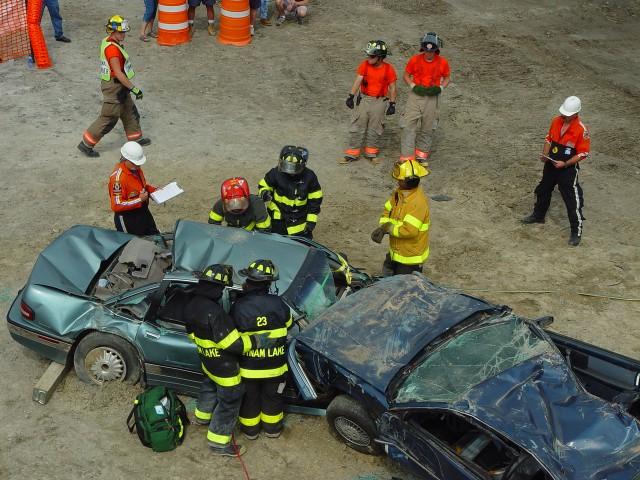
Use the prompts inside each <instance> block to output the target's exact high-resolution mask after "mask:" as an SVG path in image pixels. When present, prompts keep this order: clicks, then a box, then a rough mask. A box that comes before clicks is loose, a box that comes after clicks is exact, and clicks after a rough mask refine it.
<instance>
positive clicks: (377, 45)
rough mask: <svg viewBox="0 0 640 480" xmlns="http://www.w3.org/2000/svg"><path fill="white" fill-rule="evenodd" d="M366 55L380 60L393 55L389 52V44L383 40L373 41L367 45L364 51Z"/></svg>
mask: <svg viewBox="0 0 640 480" xmlns="http://www.w3.org/2000/svg"><path fill="white" fill-rule="evenodd" d="M364 53H366V54H367V55H369V56H370V57H380V58H385V57H386V56H387V55H391V53H390V52H389V51H388V50H387V44H386V43H384V42H383V41H382V40H371V41H370V42H369V43H367V47H366V48H365V49H364Z"/></svg>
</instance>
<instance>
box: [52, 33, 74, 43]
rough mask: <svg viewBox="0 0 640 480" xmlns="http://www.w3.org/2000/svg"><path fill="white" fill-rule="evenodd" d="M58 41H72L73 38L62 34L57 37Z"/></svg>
mask: <svg viewBox="0 0 640 480" xmlns="http://www.w3.org/2000/svg"><path fill="white" fill-rule="evenodd" d="M56 42H63V43H71V39H70V38H67V37H65V36H64V35H60V36H59V37H56Z"/></svg>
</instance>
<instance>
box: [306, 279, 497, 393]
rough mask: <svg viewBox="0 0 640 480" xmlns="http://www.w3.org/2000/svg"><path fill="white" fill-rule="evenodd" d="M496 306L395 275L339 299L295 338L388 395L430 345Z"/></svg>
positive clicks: (425, 281) (429, 283) (422, 281)
mask: <svg viewBox="0 0 640 480" xmlns="http://www.w3.org/2000/svg"><path fill="white" fill-rule="evenodd" d="M494 308H496V307H495V306H493V305H490V304H488V303H486V302H484V301H482V300H479V299H477V298H473V297H470V296H468V295H464V294H461V293H458V292H455V291H453V290H449V289H446V288H442V287H438V286H436V285H434V284H432V283H431V282H430V281H429V280H427V278H426V277H424V276H423V275H420V274H413V275H396V276H393V277H389V278H385V279H382V280H380V281H379V282H376V283H375V284H373V285H371V286H369V287H367V288H364V289H362V290H359V291H358V292H356V293H354V294H353V295H350V296H348V297H346V298H344V299H342V300H340V301H339V302H338V303H336V304H335V305H333V306H331V307H330V308H328V309H327V310H326V311H324V312H323V313H322V314H320V315H319V316H318V318H317V320H316V321H315V322H313V323H312V324H311V325H310V326H308V327H307V328H306V329H304V330H303V331H302V332H301V333H300V334H298V335H297V336H296V339H297V340H298V342H299V343H303V344H306V345H308V346H309V347H311V348H312V349H314V350H316V351H317V352H319V353H320V354H322V355H324V356H325V357H327V358H328V359H330V360H331V361H332V362H334V363H336V364H338V365H340V366H342V367H343V368H346V369H347V370H349V371H351V372H352V373H354V374H355V375H357V376H359V377H360V378H362V379H363V380H364V381H366V382H367V383H369V384H370V385H372V386H374V387H375V388H377V389H378V390H379V391H380V392H383V393H384V392H385V391H386V389H387V386H388V385H389V382H390V381H391V380H392V379H393V377H394V376H395V375H396V373H398V371H399V370H400V369H401V368H403V367H404V366H405V365H406V364H407V363H408V362H409V361H410V360H411V359H413V358H414V357H415V356H416V355H417V354H418V353H420V352H421V351H422V350H423V349H424V348H425V346H427V345H428V344H429V343H430V342H431V341H433V340H434V339H435V338H437V337H439V336H440V335H442V334H443V333H444V332H446V331H447V330H448V329H450V328H451V327H453V326H455V325H457V324H458V323H460V322H461V321H463V320H465V319H466V318H468V317H469V316H471V315H473V314H474V313H476V312H479V311H484V310H493V309H494Z"/></svg>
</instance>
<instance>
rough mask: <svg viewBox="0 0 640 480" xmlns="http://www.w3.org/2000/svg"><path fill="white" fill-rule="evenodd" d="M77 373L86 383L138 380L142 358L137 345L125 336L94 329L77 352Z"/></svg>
mask: <svg viewBox="0 0 640 480" xmlns="http://www.w3.org/2000/svg"><path fill="white" fill-rule="evenodd" d="M73 366H74V367H75V370H76V375H77V376H78V378H79V379H80V380H82V381H83V382H85V383H92V384H94V385H104V384H105V383H108V382H127V383H131V384H134V383H136V382H137V381H138V380H139V379H140V362H139V360H138V354H137V352H136V350H135V348H134V347H133V346H132V345H131V344H130V343H129V342H127V341H126V340H125V339H123V338H122V337H118V336H117V335H111V334H108V333H100V332H94V333H90V334H89V335H87V336H86V337H84V338H83V339H82V340H80V343H79V344H78V346H77V347H76V350H75V353H74V355H73Z"/></svg>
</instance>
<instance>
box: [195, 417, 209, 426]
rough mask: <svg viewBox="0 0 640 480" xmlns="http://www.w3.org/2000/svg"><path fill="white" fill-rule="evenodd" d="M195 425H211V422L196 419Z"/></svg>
mask: <svg viewBox="0 0 640 480" xmlns="http://www.w3.org/2000/svg"><path fill="white" fill-rule="evenodd" d="M194 423H195V424H196V425H209V424H210V423H211V420H204V419H202V418H198V417H194Z"/></svg>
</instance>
